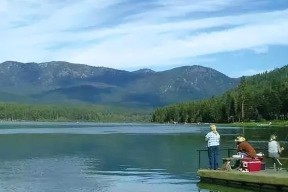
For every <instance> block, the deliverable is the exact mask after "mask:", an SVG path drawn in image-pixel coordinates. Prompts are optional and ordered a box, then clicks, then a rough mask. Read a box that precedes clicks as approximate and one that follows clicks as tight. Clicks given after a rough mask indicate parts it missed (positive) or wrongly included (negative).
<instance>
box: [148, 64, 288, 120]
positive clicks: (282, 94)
mask: <svg viewBox="0 0 288 192" xmlns="http://www.w3.org/2000/svg"><path fill="white" fill-rule="evenodd" d="M287 119H288V65H286V66H284V67H282V68H276V69H274V70H273V71H270V72H267V71H266V72H264V73H260V74H257V75H254V76H249V77H244V76H243V77H241V81H240V84H239V85H238V86H237V87H236V88H235V89H233V90H230V91H228V92H226V93H225V94H223V95H221V96H217V97H212V98H210V99H205V100H199V101H191V102H185V103H179V104H174V105H170V106H166V107H162V108H157V109H156V110H155V111H154V112H153V114H152V121H153V122H159V123H167V122H174V123H199V122H210V123H212V122H214V123H231V122H251V121H265V120H266V121H271V120H287Z"/></svg>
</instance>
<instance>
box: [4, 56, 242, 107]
mask: <svg viewBox="0 0 288 192" xmlns="http://www.w3.org/2000/svg"><path fill="white" fill-rule="evenodd" d="M238 84H239V78H230V77H228V76H226V75H224V74H222V73H220V72H218V71H216V70H214V69H211V68H207V67H202V66H199V65H193V66H183V67H178V68H173V69H171V70H166V71H161V72H155V71H153V70H150V69H140V70H137V71H133V72H129V71H124V70H117V69H112V68H107V67H94V66H88V65H84V64H73V63H68V62H63V61H52V62H45V63H20V62H15V61H6V62H3V63H0V101H2V102H27V103H89V104H90V103H91V104H103V105H119V106H129V107H131V106H133V107H159V106H163V105H168V104H173V103H179V102H185V101H191V100H197V99H203V98H210V97H212V96H217V95H220V94H222V93H224V92H226V91H227V90H229V89H232V88H234V87H235V86H237V85H238Z"/></svg>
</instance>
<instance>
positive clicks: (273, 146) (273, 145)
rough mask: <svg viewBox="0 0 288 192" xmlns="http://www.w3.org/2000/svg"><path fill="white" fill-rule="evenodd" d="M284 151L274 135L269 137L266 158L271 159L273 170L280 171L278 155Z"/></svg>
mask: <svg viewBox="0 0 288 192" xmlns="http://www.w3.org/2000/svg"><path fill="white" fill-rule="evenodd" d="M283 150H284V148H283V147H281V146H280V144H279V142H278V141H277V136H276V135H271V136H270V141H269V142H268V156H269V157H270V158H272V159H273V165H274V169H275V170H279V169H281V166H282V163H281V162H280V161H279V159H278V158H279V157H280V153H281V152H282V151H283Z"/></svg>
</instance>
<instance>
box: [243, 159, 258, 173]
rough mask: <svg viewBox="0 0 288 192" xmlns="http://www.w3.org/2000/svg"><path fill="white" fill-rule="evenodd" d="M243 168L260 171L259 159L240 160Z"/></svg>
mask: <svg viewBox="0 0 288 192" xmlns="http://www.w3.org/2000/svg"><path fill="white" fill-rule="evenodd" d="M242 166H243V168H246V169H248V171H249V172H251V171H260V170H261V161H242Z"/></svg>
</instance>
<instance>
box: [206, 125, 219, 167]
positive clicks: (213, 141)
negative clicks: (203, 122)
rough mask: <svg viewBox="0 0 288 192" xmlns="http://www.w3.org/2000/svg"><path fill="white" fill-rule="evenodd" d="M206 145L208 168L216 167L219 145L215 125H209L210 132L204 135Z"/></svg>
mask: <svg viewBox="0 0 288 192" xmlns="http://www.w3.org/2000/svg"><path fill="white" fill-rule="evenodd" d="M205 141H207V146H208V158H209V168H210V169H214V170H216V169H218V156H219V145H220V134H219V133H218V132H217V130H216V125H214V124H212V125H210V132H209V133H207V135H206V136H205Z"/></svg>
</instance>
